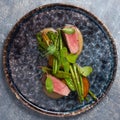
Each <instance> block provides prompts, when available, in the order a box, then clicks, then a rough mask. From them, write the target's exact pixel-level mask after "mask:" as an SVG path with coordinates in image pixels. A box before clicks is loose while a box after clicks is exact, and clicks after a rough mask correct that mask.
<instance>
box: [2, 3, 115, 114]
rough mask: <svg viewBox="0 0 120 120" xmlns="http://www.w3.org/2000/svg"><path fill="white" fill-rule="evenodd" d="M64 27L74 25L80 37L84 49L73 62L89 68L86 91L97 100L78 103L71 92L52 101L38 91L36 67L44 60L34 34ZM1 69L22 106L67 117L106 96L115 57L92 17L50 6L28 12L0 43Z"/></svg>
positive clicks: (102, 28)
mask: <svg viewBox="0 0 120 120" xmlns="http://www.w3.org/2000/svg"><path fill="white" fill-rule="evenodd" d="M65 24H73V25H75V26H77V27H78V28H79V29H80V30H81V32H82V34H83V38H84V48H83V51H82V54H81V55H80V56H79V58H78V60H77V63H78V64H79V65H81V66H84V65H90V66H92V67H93V69H94V71H93V73H92V74H91V75H90V77H89V81H90V85H91V86H90V89H91V90H92V91H93V92H94V93H95V94H96V96H97V97H98V101H94V100H93V99H90V101H89V102H86V101H85V102H83V103H82V104H79V102H78V101H77V99H76V94H74V93H71V94H70V95H69V96H68V97H63V98H61V99H58V100H53V99H50V98H49V97H47V96H46V95H45V94H44V92H43V90H42V85H41V81H40V79H41V77H42V72H41V70H40V69H39V68H38V66H40V65H46V64H47V61H46V58H43V57H41V56H40V52H39V51H38V48H37V43H36V37H35V35H36V33H37V32H39V31H40V30H42V29H43V28H46V27H53V28H58V27H62V26H64V25H65ZM3 66H4V72H5V76H6V79H7V82H8V83H9V86H10V88H11V89H12V91H13V93H14V94H15V95H16V97H17V98H18V99H19V100H21V101H22V102H23V103H24V104H25V105H27V106H28V107H30V108H31V109H33V110H35V111H38V112H40V113H43V114H47V115H51V116H71V115H76V114H79V113H82V112H85V111H87V110H89V109H91V108H92V107H93V106H94V105H96V104H97V103H98V102H99V101H100V100H101V98H103V97H104V96H105V95H106V93H107V91H108V90H109V88H110V86H111V84H112V83H113V80H114V77H115V73H116V66H117V54H116V48H115V44H114V40H113V38H112V37H111V35H110V33H109V32H108V30H107V29H106V27H105V26H104V25H103V24H102V23H101V22H100V21H99V20H98V19H97V18H96V17H95V16H94V15H93V14H91V13H90V12H88V11H86V10H84V9H82V8H78V7H75V6H71V5H63V4H51V5H45V6H41V7H39V8H37V9H34V10H32V11H31V12H29V13H28V14H26V15H25V16H24V17H23V18H22V19H20V21H19V22H18V23H16V25H15V26H14V28H13V29H12V30H11V32H10V33H9V35H8V37H7V39H6V41H5V44H4V51H3Z"/></svg>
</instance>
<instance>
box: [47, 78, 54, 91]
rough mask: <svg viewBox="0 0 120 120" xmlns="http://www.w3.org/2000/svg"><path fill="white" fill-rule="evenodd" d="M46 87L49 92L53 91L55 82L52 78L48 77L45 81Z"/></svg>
mask: <svg viewBox="0 0 120 120" xmlns="http://www.w3.org/2000/svg"><path fill="white" fill-rule="evenodd" d="M45 87H46V90H47V91H48V92H49V93H51V92H53V82H52V79H51V78H49V77H47V79H46V81H45Z"/></svg>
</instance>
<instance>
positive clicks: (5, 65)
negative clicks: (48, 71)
mask: <svg viewBox="0 0 120 120" xmlns="http://www.w3.org/2000/svg"><path fill="white" fill-rule="evenodd" d="M52 6H62V7H71V8H74V9H78V10H81V11H84V12H86V13H87V14H88V15H90V16H92V17H93V18H94V19H95V20H96V21H97V22H98V23H99V24H100V25H101V26H102V28H104V30H105V31H106V34H107V35H108V36H109V39H110V40H111V42H112V45H113V46H112V47H113V52H114V54H113V57H114V60H115V65H114V70H113V76H112V79H111V81H110V83H109V85H108V87H107V89H106V91H105V92H104V93H103V94H102V96H101V97H100V98H99V99H98V100H97V101H96V102H94V103H92V104H90V105H89V106H87V107H84V108H83V109H78V110H75V111H72V112H65V113H63V112H62V113H61V112H58V113H57V112H53V111H47V110H44V109H41V108H39V107H37V106H35V105H34V104H32V103H31V102H29V101H28V100H26V99H25V98H24V96H22V95H21V94H20V92H19V91H18V90H17V89H16V87H15V84H13V82H12V81H11V80H10V76H9V73H8V70H7V63H6V59H7V57H6V56H7V47H8V45H9V42H10V38H11V35H12V33H14V32H15V29H16V28H17V27H18V25H19V24H20V23H21V21H23V20H24V19H25V18H26V17H28V16H30V15H32V14H33V13H35V12H36V11H39V10H41V9H44V8H47V7H52ZM117 62H118V56H117V49H116V45H115V41H114V39H113V37H112V35H111V33H110V31H109V30H108V28H107V27H106V25H105V24H104V23H103V22H102V21H101V20H100V19H98V17H97V16H95V15H94V14H93V13H91V12H90V11H88V10H86V9H84V8H82V7H78V6H75V5H71V4H63V3H51V4H45V5H41V6H39V7H37V8H35V9H33V10H31V11H29V12H27V13H26V14H25V15H23V17H21V18H20V19H19V20H18V21H17V22H16V24H15V25H14V26H13V27H12V29H11V30H10V32H9V33H8V36H7V37H6V39H5V41H4V45H3V53H2V65H3V66H2V67H3V72H4V76H5V78H6V81H7V83H8V86H9V88H10V89H11V91H12V93H13V94H14V95H15V96H16V98H17V99H18V100H19V101H21V103H23V104H24V105H26V106H27V107H28V108H30V109H32V110H34V111H36V112H38V113H42V114H44V115H48V116H55V117H66V116H75V115H78V114H81V113H84V112H86V111H88V110H90V109H92V108H93V107H94V106H96V105H97V104H98V103H100V101H101V100H102V99H103V98H104V97H105V96H106V95H107V93H108V91H109V90H110V88H111V86H112V84H113V82H114V80H115V76H116V71H117Z"/></svg>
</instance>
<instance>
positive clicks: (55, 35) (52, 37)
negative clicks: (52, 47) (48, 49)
mask: <svg viewBox="0 0 120 120" xmlns="http://www.w3.org/2000/svg"><path fill="white" fill-rule="evenodd" d="M47 36H48V37H49V39H50V40H52V42H53V43H55V41H57V39H58V33H57V32H53V31H49V32H47Z"/></svg>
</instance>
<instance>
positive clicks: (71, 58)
mask: <svg viewBox="0 0 120 120" xmlns="http://www.w3.org/2000/svg"><path fill="white" fill-rule="evenodd" d="M77 58H78V55H77V54H68V55H67V56H66V59H67V60H68V62H70V63H76V60H77Z"/></svg>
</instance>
